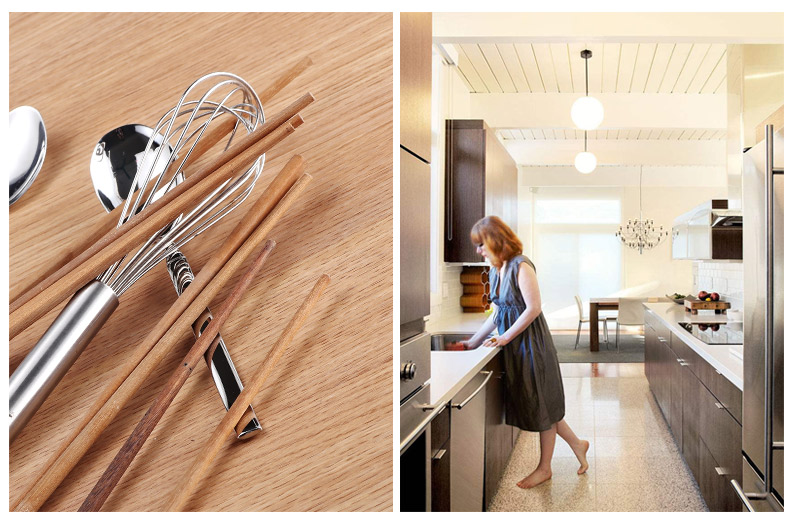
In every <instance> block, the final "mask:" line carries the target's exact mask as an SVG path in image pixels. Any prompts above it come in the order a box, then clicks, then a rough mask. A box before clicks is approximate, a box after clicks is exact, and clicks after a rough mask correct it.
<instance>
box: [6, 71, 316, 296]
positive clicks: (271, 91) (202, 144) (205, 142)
mask: <svg viewBox="0 0 790 521" xmlns="http://www.w3.org/2000/svg"><path fill="white" fill-rule="evenodd" d="M312 64H313V61H312V60H311V59H310V57H309V56H305V57H303V58H301V59H300V60H298V61H297V62H296V63H295V64H293V65H292V66H291V67H289V68H288V69H287V70H286V71H285V72H284V73H283V74H281V75H280V76H279V77H278V78H277V79H276V80H274V82H272V84H271V85H269V86H268V87H266V88H265V89H263V90H262V91H261V92H260V94H259V95H258V99H259V100H260V102H261V105H263V104H265V103H267V102H269V101H271V100H272V98H274V97H275V96H276V95H277V94H279V93H280V92H281V91H282V89H284V88H285V87H286V86H287V85H288V84H289V83H291V82H292V81H293V80H294V79H295V78H296V77H297V76H299V75H300V74H301V73H302V72H304V71H305V70H306V69H307V68H308V67H310V66H311V65H312ZM236 121H237V120H236V119H235V118H230V117H228V118H223V119H222V121H220V122H219V123H217V124H216V125H212V126H210V127H209V129H208V130H207V131H206V133H205V134H204V135H203V137H202V138H201V139H200V141H199V142H198V144H197V145H196V146H195V148H194V149H193V150H192V153H191V155H190V158H191V160H192V162H193V163H194V162H196V161H197V160H198V159H199V158H200V157H201V156H202V155H203V154H204V153H205V152H206V151H208V150H209V149H210V148H211V147H212V146H213V145H215V144H216V143H218V142H219V141H220V140H221V139H222V138H223V137H225V136H226V135H227V134H228V133H229V132H230V131H231V130H233V127H234V126H235V124H236ZM174 164H178V163H174ZM171 166H172V165H171ZM198 166H199V165H198ZM122 211H123V206H120V207H118V208H115V209H114V210H113V211H112V212H110V214H109V215H107V214H97V216H98V217H100V219H97V220H98V222H97V224H96V225H95V226H92V227H91V229H90V231H89V232H88V233H87V235H86V236H84V238H83V240H82V242H80V243H78V244H77V245H75V246H73V247H71V248H70V249H69V251H67V252H66V253H65V254H64V255H63V256H61V257H60V258H59V259H58V260H57V261H56V264H54V265H52V266H50V267H49V268H48V269H47V270H46V271H45V272H44V274H43V275H41V276H40V277H39V278H38V279H36V280H35V281H34V282H32V283H29V284H27V285H26V286H25V287H24V288H22V289H19V290H16V291H14V292H13V293H12V294H9V302H11V303H13V304H15V306H18V305H21V304H22V303H24V302H20V303H19V304H17V302H16V301H17V300H19V297H21V296H22V295H25V294H27V293H29V292H30V291H31V290H33V288H36V287H42V288H43V287H46V286H48V285H49V284H45V281H47V279H49V278H50V277H51V276H52V275H53V274H54V273H55V272H57V271H58V270H59V269H60V268H62V267H63V266H64V265H65V264H66V263H67V262H69V261H71V260H72V259H74V258H75V257H77V255H78V254H79V253H81V252H83V251H85V250H87V249H88V248H90V247H91V246H93V244H94V243H96V242H98V241H99V239H101V238H102V237H103V236H104V234H106V233H107V232H109V231H110V230H112V229H113V228H115V227H116V225H117V224H118V220H119V219H120V215H121V212H122ZM49 282H50V283H51V279H50V280H49ZM14 309H16V307H12V308H11V311H13V310H14Z"/></svg>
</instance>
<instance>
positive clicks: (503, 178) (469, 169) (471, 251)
mask: <svg viewBox="0 0 790 521" xmlns="http://www.w3.org/2000/svg"><path fill="white" fill-rule="evenodd" d="M444 163H445V198H446V199H445V210H444V211H445V230H444V231H445V236H444V260H445V262H481V261H482V257H480V256H479V255H478V254H477V252H476V251H475V246H474V245H473V244H472V242H471V241H470V239H469V232H470V231H471V229H472V226H473V225H474V224H475V223H476V222H477V221H478V220H480V219H482V218H483V217H485V216H486V215H496V216H498V217H500V218H502V220H504V221H505V223H507V225H508V226H510V227H511V228H513V229H514V230H515V229H516V228H517V225H518V215H517V208H518V168H517V166H516V162H515V161H513V158H512V157H511V156H510V154H509V153H508V151H507V150H505V147H504V146H503V145H502V143H500V142H499V140H498V139H497V137H496V134H495V132H494V131H493V130H491V129H490V128H488V126H487V125H486V124H485V122H483V120H481V119H456V120H447V121H446V124H445V162H444Z"/></svg>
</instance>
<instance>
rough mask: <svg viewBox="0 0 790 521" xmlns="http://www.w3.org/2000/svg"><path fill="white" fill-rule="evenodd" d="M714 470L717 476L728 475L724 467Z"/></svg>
mask: <svg viewBox="0 0 790 521" xmlns="http://www.w3.org/2000/svg"><path fill="white" fill-rule="evenodd" d="M714 470H715V471H716V474H718V475H719V476H726V475H727V474H729V473H728V472H727V469H725V468H724V467H714Z"/></svg>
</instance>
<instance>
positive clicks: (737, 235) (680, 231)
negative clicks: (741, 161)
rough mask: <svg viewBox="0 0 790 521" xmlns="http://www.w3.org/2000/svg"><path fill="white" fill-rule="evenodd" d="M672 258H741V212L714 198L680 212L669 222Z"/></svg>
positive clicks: (724, 201)
mask: <svg viewBox="0 0 790 521" xmlns="http://www.w3.org/2000/svg"><path fill="white" fill-rule="evenodd" d="M672 258H673V259H693V260H742V259H743V214H742V213H741V211H740V210H730V209H729V208H728V204H727V200H726V199H713V200H710V201H706V202H704V203H702V204H701V205H699V206H696V207H694V208H692V209H691V210H689V211H688V212H686V213H684V214H683V215H680V216H679V217H677V218H676V219H675V221H674V222H673V223H672Z"/></svg>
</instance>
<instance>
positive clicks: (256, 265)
mask: <svg viewBox="0 0 790 521" xmlns="http://www.w3.org/2000/svg"><path fill="white" fill-rule="evenodd" d="M273 248H274V241H266V244H265V245H264V247H263V249H262V251H261V253H260V254H259V255H258V257H257V258H256V259H255V261H254V262H253V264H252V266H251V267H250V268H249V269H248V270H247V272H246V273H245V274H244V276H243V277H242V278H241V280H239V282H237V283H236V285H235V286H234V287H233V292H232V293H231V294H230V296H229V297H228V298H227V299H225V301H224V302H223V303H222V305H221V306H220V307H219V310H218V311H217V313H216V314H215V316H214V320H212V321H211V322H210V323H209V325H208V327H207V328H206V331H205V332H204V333H203V335H201V336H200V337H198V339H197V340H196V341H195V343H194V344H193V345H192V348H191V349H190V350H189V352H188V353H187V354H186V356H185V357H184V359H183V360H182V361H181V363H180V364H179V365H178V367H177V368H176V369H175V371H173V372H172V373H171V375H170V378H168V380H167V383H166V384H165V386H164V387H163V388H162V390H161V391H159V394H158V395H157V396H156V399H155V400H154V403H153V404H152V405H151V407H150V408H149V409H148V411H147V412H146V413H145V416H143V418H142V419H141V420H140V422H139V423H138V424H137V426H136V427H135V428H134V430H133V431H132V434H130V435H129V438H128V439H127V440H126V443H124V444H123V446H122V447H121V449H120V450H119V451H118V454H116V455H115V458H114V459H113V460H112V462H110V465H109V466H108V467H107V470H106V471H105V472H104V474H103V475H102V477H101V478H100V479H99V481H98V482H97V483H96V485H95V486H94V487H93V490H92V491H91V492H90V494H88V497H87V498H85V501H84V502H83V503H82V506H81V507H80V509H79V511H80V512H98V511H99V509H100V508H101V506H102V505H103V504H104V502H105V501H106V500H107V498H108V497H109V496H110V493H111V492H112V490H113V489H114V488H115V485H117V484H118V482H119V481H120V480H121V477H123V474H124V472H126V469H127V468H129V465H130V464H131V463H132V460H133V459H134V457H135V456H136V455H137V453H138V452H139V451H140V449H141V448H142V447H143V444H144V443H145V440H147V439H148V436H149V435H150V434H151V432H153V430H154V428H155V427H156V425H157V424H158V423H159V420H160V419H162V416H164V415H165V412H166V411H167V408H168V407H169V406H170V404H171V403H173V400H174V399H175V397H176V395H177V394H178V391H180V390H181V388H182V387H183V386H184V383H185V382H186V381H187V378H189V375H190V374H192V371H193V370H194V369H195V366H196V365H197V364H198V363H199V362H200V361H201V359H202V358H203V355H204V354H205V353H206V351H207V350H208V349H209V347H211V344H212V343H214V342H215V341H216V339H217V336H218V335H219V329H220V327H222V325H223V324H224V323H225V321H226V320H227V319H228V317H229V316H230V314H231V312H232V311H233V310H234V309H235V307H236V305H237V304H238V303H239V301H240V300H241V297H242V295H243V294H244V292H245V291H246V290H247V288H248V287H249V285H250V284H251V283H252V281H253V279H254V278H255V276H256V275H257V274H258V272H259V271H260V269H261V267H263V263H264V262H265V261H266V259H267V258H268V257H269V253H271V251H272V249H273Z"/></svg>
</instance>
